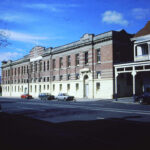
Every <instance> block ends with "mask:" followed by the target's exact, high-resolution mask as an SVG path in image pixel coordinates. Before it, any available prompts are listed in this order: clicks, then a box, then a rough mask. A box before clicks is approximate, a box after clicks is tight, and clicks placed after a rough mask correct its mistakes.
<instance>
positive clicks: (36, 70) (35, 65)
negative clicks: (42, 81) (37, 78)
mask: <svg viewBox="0 0 150 150" xmlns="http://www.w3.org/2000/svg"><path fill="white" fill-rule="evenodd" d="M35 72H37V62H35Z"/></svg>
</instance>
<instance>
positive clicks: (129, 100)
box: [113, 97, 137, 104]
mask: <svg viewBox="0 0 150 150" xmlns="http://www.w3.org/2000/svg"><path fill="white" fill-rule="evenodd" d="M113 102H115V103H127V104H129V103H130V104H137V103H135V102H134V99H133V97H124V98H118V99H117V100H116V99H113Z"/></svg>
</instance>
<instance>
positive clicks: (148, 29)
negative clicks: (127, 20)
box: [134, 21, 150, 37]
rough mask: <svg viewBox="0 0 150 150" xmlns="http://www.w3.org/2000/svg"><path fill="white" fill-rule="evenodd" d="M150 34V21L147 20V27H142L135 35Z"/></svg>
mask: <svg viewBox="0 0 150 150" xmlns="http://www.w3.org/2000/svg"><path fill="white" fill-rule="evenodd" d="M148 34H150V21H148V22H147V24H146V25H145V27H144V28H143V29H141V30H140V31H138V32H137V33H136V34H135V35H134V37H139V36H144V35H148Z"/></svg>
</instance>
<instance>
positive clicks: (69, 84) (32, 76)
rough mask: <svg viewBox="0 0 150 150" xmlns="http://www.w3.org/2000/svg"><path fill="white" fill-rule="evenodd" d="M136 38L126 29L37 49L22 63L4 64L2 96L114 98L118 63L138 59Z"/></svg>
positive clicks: (9, 62) (4, 62) (7, 62)
mask: <svg viewBox="0 0 150 150" xmlns="http://www.w3.org/2000/svg"><path fill="white" fill-rule="evenodd" d="M132 37H133V35H132V34H128V33H126V32H125V31H124V30H121V31H109V32H106V33H102V34H99V35H94V34H84V35H83V36H82V37H81V38H80V40H78V41H76V42H73V43H69V44H67V45H63V46H59V47H54V48H52V47H49V48H45V47H41V46H36V47H34V48H33V49H32V50H31V51H30V53H29V54H28V55H26V56H24V57H23V58H21V59H19V60H16V61H11V60H9V61H3V63H2V67H1V68H2V96H11V97H20V96H21V95H22V94H24V93H30V94H31V95H32V96H33V97H38V95H39V94H40V93H51V94H53V95H57V94H58V93H68V94H69V95H73V96H75V97H76V98H83V97H87V98H103V99H109V98H113V97H114V94H115V88H114V86H115V80H114V79H115V78H114V76H115V72H114V64H116V63H125V62H129V61H132V60H133V58H134V59H135V56H134V55H133V51H132V49H133V42H132V41H133V40H132V41H131V40H130V39H131V38H132ZM115 69H116V70H117V69H118V66H116V67H115ZM117 71H118V70H117Z"/></svg>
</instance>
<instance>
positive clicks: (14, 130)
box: [0, 97, 150, 149]
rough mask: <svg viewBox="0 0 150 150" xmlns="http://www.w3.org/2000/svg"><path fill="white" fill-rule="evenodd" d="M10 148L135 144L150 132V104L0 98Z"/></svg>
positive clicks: (3, 138)
mask: <svg viewBox="0 0 150 150" xmlns="http://www.w3.org/2000/svg"><path fill="white" fill-rule="evenodd" d="M0 104H1V107H2V112H1V113H0V122H1V123H0V133H1V136H0V138H1V142H2V145H3V146H6V148H10V149H11V148H12V147H13V148H16V149H19V148H20V147H21V149H23V148H24V149H27V148H32V149H37V148H39V149H42V148H43V147H44V148H50V147H53V148H54V149H58V148H67V149H70V148H72V149H77V148H78V149H80V148H81V149H83V148H94V149H96V148H98V147H101V148H102V149H137V148H139V147H141V148H145V147H146V146H147V145H148V143H149V142H148V139H149V138H150V131H149V126H150V105H140V104H137V103H119V102H114V101H112V100H99V101H93V102H92V101H87V102H84V101H82V102H78V101H73V102H66V101H57V100H53V101H47V100H43V101H41V100H38V99H33V100H25V99H15V98H2V97H1V98H0Z"/></svg>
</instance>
